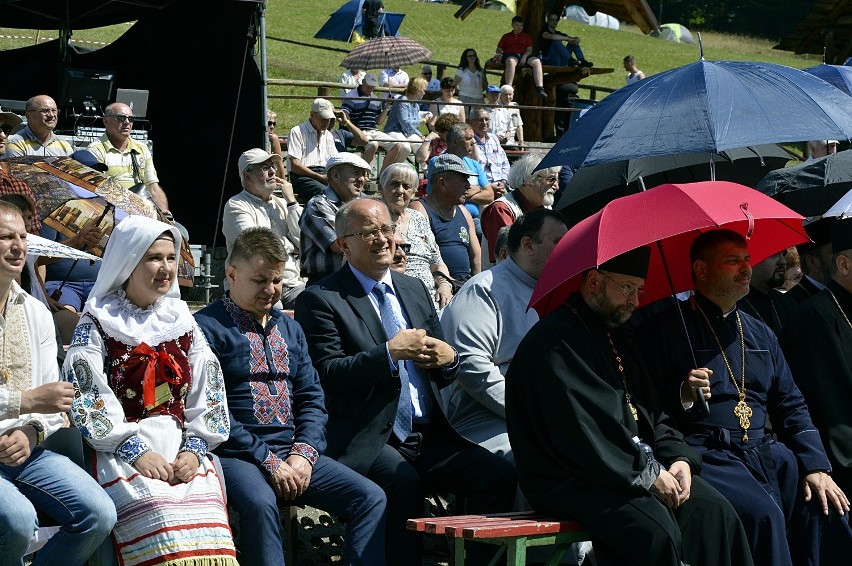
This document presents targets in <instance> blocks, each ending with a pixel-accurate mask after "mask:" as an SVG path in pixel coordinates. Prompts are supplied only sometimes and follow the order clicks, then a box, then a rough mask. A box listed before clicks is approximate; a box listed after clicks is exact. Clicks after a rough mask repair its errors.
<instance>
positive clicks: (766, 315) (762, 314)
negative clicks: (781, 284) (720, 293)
mask: <svg viewBox="0 0 852 566" xmlns="http://www.w3.org/2000/svg"><path fill="white" fill-rule="evenodd" d="M797 304H798V303H796V301H795V300H793V299H792V298H791V297H789V296H788V294H787V293H782V292H781V291H776V290H775V289H770V290H769V292H768V293H763V292H761V291H759V290H758V289H755V288H754V287H752V288H751V289H750V290H749V292H748V295H746V296H745V297H743V298H742V299H740V301H739V303H737V306H738V307H739V308H740V310H741V311H743V312H746V313H748V314H750V315H751V316H753V317H754V318H756V319H757V320H759V321H760V322H762V323H764V324H765V325H766V326H768V327H769V328H771V329H772V332H774V333H775V336H781V332H782V331H783V330H784V327H785V326H786V325H787V319H788V318H790V315H791V314H792V313H793V311H794V310H795V309H796V306H797Z"/></svg>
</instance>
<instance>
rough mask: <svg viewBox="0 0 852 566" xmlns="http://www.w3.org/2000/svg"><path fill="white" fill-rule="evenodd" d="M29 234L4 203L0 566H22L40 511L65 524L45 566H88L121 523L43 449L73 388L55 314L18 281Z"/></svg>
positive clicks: (100, 495) (107, 503)
mask: <svg viewBox="0 0 852 566" xmlns="http://www.w3.org/2000/svg"><path fill="white" fill-rule="evenodd" d="M26 235H27V231H26V229H25V228H24V219H23V218H22V217H21V212H20V210H19V209H18V208H16V207H15V206H14V205H12V204H9V203H7V202H2V201H0V305H2V316H0V322H2V324H0V501H2V502H3V504H2V505H0V564H23V560H22V557H23V555H24V554H25V552H26V550H27V547H28V546H29V545H30V543H31V542H32V541H33V536H34V534H35V532H36V530H37V529H38V519H37V517H36V512H43V513H46V514H47V515H49V516H50V517H52V518H53V519H54V520H56V521H58V522H59V524H60V530H59V532H58V533H56V534H55V535H54V536H53V537H51V538H50V540H49V541H48V542H47V545H46V546H45V547H44V548H43V549H42V550H41V551H40V552H39V563H44V564H51V563H59V562H62V563H64V564H69V565H72V564H75V565H76V564H83V563H85V562H86V560H88V558H89V556H91V554H92V553H93V552H94V551H95V550H96V549H97V548H98V547H99V546H100V544H101V542H103V540H104V539H105V538H106V537H107V536H108V535H109V533H110V531H111V530H112V527H113V526H114V525H115V521H116V515H115V506H114V505H113V503H112V500H111V499H110V498H109V496H107V494H106V492H104V491H103V490H102V489H101V487H100V486H99V485H98V484H97V483H96V482H95V481H94V480H93V479H92V478H91V477H90V476H89V475H88V474H87V473H86V472H84V471H83V470H82V469H81V468H79V467H78V466H76V465H75V464H74V463H73V462H71V461H70V460H69V459H68V458H66V457H65V456H60V455H58V454H55V453H53V452H51V451H49V450H45V449H44V447H42V446H39V444H41V442H43V441H44V439H45V437H47V436H49V435H50V434H52V433H54V432H56V431H57V430H59V429H60V428H61V427H62V426H63V424H64V419H63V417H62V413H64V412H66V411H68V410H70V408H71V400H72V398H73V393H74V388H73V387H72V386H71V384H70V383H67V382H60V381H59V367H58V366H57V365H56V339H55V336H54V327H53V318H52V317H51V315H50V312H49V311H48V310H47V308H46V307H45V306H44V305H42V304H41V303H40V302H39V301H38V300H36V299H34V298H33V297H31V296H29V295H28V294H27V293H26V292H24V291H23V290H22V289H21V288H20V287H19V286H18V284H17V283H15V282H14V279H15V276H16V275H20V273H21V270H22V269H23V268H24V264H25V262H26V255H27V244H26Z"/></svg>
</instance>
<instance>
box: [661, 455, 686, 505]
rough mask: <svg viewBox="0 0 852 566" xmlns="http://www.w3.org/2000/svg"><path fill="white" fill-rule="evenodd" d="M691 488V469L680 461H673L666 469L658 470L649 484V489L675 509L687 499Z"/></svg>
mask: <svg viewBox="0 0 852 566" xmlns="http://www.w3.org/2000/svg"><path fill="white" fill-rule="evenodd" d="M691 488H692V470H690V468H689V464H688V463H686V462H682V461H678V462H675V463H674V464H672V465H671V466H669V469H668V470H660V475H659V476H657V479H656V480H655V481H654V484H653V485H652V486H651V490H652V491H654V492H655V493H656V494H657V495H659V496H660V499H662V500H663V501H664V502H665V503H666V505H668V506H669V507H671V508H672V509H677V508H678V507H680V506H681V505H683V503H684V502H685V501H686V500H687V499H689V493H690V490H691Z"/></svg>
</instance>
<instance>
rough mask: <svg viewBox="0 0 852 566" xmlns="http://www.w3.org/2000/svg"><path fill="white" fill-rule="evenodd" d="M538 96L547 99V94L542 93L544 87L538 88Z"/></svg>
mask: <svg viewBox="0 0 852 566" xmlns="http://www.w3.org/2000/svg"><path fill="white" fill-rule="evenodd" d="M538 95H539V96H540V97H541V98H544V99H547V93H546V92H545V91H544V87H542V86H540V87H538Z"/></svg>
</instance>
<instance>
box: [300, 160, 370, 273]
mask: <svg viewBox="0 0 852 566" xmlns="http://www.w3.org/2000/svg"><path fill="white" fill-rule="evenodd" d="M369 173H370V165H369V164H368V163H367V162H366V161H364V160H363V159H361V158H360V157H358V156H357V155H355V154H354V153H339V154H337V155H335V156H334V157H332V158H331V159H329V160H328V186H327V187H326V188H325V190H324V191H323V193H322V194H319V195H317V196H315V197H313V198H311V200H309V201H308V204H307V205H306V206H305V210H304V211H303V212H302V216H301V218H300V220H299V228H300V238H299V243H300V248H301V250H302V258H301V262H302V275H303V276H305V277H307V278H308V281H307V284H308V285H313V284H314V283H316V282H317V281H319V280H320V279H322V278H323V277H325V276H327V275H330V274H331V273H333V272H334V271H335V270H337V269H339V268H340V266H341V265H343V262H344V259H343V250H342V249H341V248H340V246H339V245H338V244H337V235H336V234H335V232H334V215H335V214H336V213H337V209H338V208H340V207H341V206H342V205H343V204H344V203H347V202H349V201H350V200H352V199H356V198H358V197H360V196H361V191H363V190H364V183H366V181H367V175H368V174H369Z"/></svg>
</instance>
